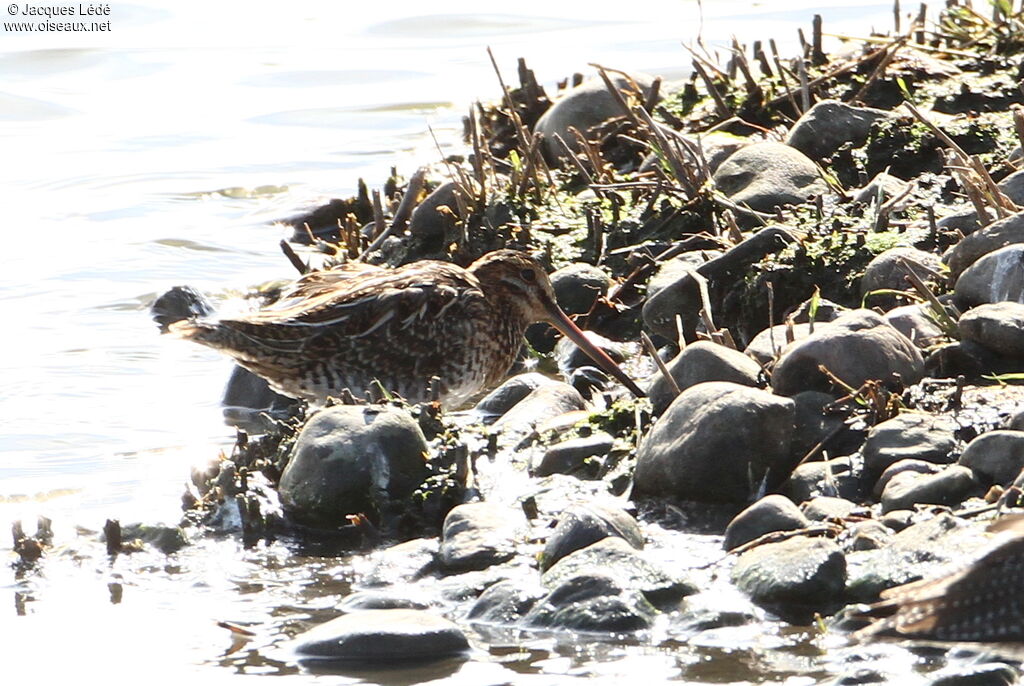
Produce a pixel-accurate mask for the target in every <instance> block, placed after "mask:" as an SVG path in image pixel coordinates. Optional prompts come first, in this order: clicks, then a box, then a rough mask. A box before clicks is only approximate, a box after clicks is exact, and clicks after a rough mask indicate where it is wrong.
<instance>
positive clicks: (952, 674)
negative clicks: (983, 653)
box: [928, 664, 1021, 686]
mask: <svg viewBox="0 0 1024 686" xmlns="http://www.w3.org/2000/svg"><path fill="white" fill-rule="evenodd" d="M942 672H943V673H941V674H940V675H938V676H936V677H935V678H933V679H932V680H931V681H929V682H928V686H1011V684H1017V683H1020V678H1021V672H1020V670H1019V669H1017V668H1015V667H1011V666H1010V665H1005V664H987V665H984V664H983V665H971V666H968V667H956V668H946V669H944V670H942Z"/></svg>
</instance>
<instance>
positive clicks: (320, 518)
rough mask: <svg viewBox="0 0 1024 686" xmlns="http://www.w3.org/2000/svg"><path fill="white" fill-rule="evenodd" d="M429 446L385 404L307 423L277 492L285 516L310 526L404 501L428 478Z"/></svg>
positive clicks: (343, 408) (324, 413) (329, 413)
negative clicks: (384, 503) (391, 501)
mask: <svg viewBox="0 0 1024 686" xmlns="http://www.w3.org/2000/svg"><path fill="white" fill-rule="evenodd" d="M426 453H427V441H426V439H425V438H424V437H423V432H422V431H421V430H420V427H419V424H417V423H416V421H415V420H414V419H413V418H412V417H411V416H410V415H409V413H408V412H404V411H402V410H399V409H397V408H394V407H390V406H386V405H369V406H356V405H336V406H334V407H330V408H327V409H325V410H321V411H319V412H317V413H316V414H314V415H313V416H312V417H310V418H309V420H308V421H307V422H306V424H305V426H303V427H302V430H301V431H300V432H299V434H298V436H297V437H296V439H295V445H294V446H293V447H292V451H291V456H290V458H289V460H288V465H287V466H286V467H285V468H284V472H283V473H282V475H281V483H280V486H279V493H280V497H281V504H282V506H283V507H284V509H285V511H286V512H287V513H288V514H289V515H290V516H291V517H292V518H294V519H295V520H296V521H299V522H301V523H303V524H308V525H311V526H324V527H332V528H333V527H336V526H340V525H342V524H345V523H346V520H345V517H346V516H347V515H354V514H360V513H368V512H373V511H374V510H376V509H377V506H378V505H380V504H381V503H382V502H385V501H387V500H395V499H401V498H407V497H408V496H409V495H411V494H412V492H413V491H414V490H415V489H416V487H417V486H419V484H420V482H421V481H422V480H423V479H424V477H426V475H427V467H426V463H425V461H424V456H425V455H426Z"/></svg>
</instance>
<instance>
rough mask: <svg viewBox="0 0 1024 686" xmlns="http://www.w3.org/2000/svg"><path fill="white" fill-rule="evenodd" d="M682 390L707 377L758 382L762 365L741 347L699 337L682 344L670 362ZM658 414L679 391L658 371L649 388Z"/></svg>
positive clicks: (671, 369) (652, 402)
mask: <svg viewBox="0 0 1024 686" xmlns="http://www.w3.org/2000/svg"><path fill="white" fill-rule="evenodd" d="M665 366H666V367H667V368H668V371H669V373H670V374H671V375H672V378H673V379H675V381H676V385H678V386H679V390H680V391H684V390H686V389H687V388H690V387H691V386H696V385H697V384H699V383H703V382H705V381H731V382H732V383H737V384H741V385H744V386H757V380H758V375H759V374H760V373H761V366H760V365H758V364H757V362H755V361H754V360H752V359H751V358H750V357H748V356H746V355H744V354H743V353H741V352H739V351H738V350H733V349H732V348H727V347H725V346H724V345H718V344H717V343H712V342H711V341H697V342H696V343H691V344H690V345H688V346H686V347H685V348H683V350H682V352H680V353H679V354H678V355H676V356H675V357H674V358H672V360H671V361H669V362H668V364H666V365H665ZM647 397H649V398H650V399H651V405H652V406H653V408H654V413H655V414H659V415H660V414H661V413H662V412H664V411H665V408H667V407H668V406H669V404H670V403H671V402H672V401H673V400H675V397H676V393H675V391H674V390H673V389H672V387H671V386H670V384H669V382H668V381H667V380H666V379H665V377H664V376H663V375H662V373H661V372H660V371H659V372H657V373H656V374H655V375H654V380H653V381H652V382H651V385H650V387H649V388H648V389H647Z"/></svg>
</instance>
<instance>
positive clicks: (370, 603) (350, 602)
mask: <svg viewBox="0 0 1024 686" xmlns="http://www.w3.org/2000/svg"><path fill="white" fill-rule="evenodd" d="M429 607H430V604H429V603H425V602H423V601H420V600H415V599H414V598H410V597H408V596H404V595H399V594H397V593H390V592H387V591H357V592H356V593H350V594H348V595H347V596H345V597H344V598H342V600H341V603H340V604H339V605H338V609H339V610H341V611H342V612H358V611H360V610H426V609H428V608H429Z"/></svg>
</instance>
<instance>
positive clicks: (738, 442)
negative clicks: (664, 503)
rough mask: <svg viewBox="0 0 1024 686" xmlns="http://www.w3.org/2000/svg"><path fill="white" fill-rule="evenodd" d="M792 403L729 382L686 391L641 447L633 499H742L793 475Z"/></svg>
mask: <svg viewBox="0 0 1024 686" xmlns="http://www.w3.org/2000/svg"><path fill="white" fill-rule="evenodd" d="M793 408H794V405H793V401H792V400H789V399H788V398H781V397H779V396H776V395H773V394H771V393H768V392H766V391H762V390H758V389H756V388H749V387H747V386H741V385H739V384H734V383H728V382H724V381H713V382H708V383H702V384H697V385H696V386H692V387H690V388H688V389H687V390H685V391H683V392H682V393H681V394H680V395H679V396H678V397H677V398H676V399H675V400H674V401H673V402H672V404H671V405H669V407H668V409H667V410H665V413H664V414H663V415H662V416H661V417H660V418H659V419H658V421H657V422H656V423H655V424H654V427H653V428H652V429H651V430H650V432H649V433H648V434H647V436H646V437H645V438H644V440H643V442H642V443H641V444H640V448H639V450H638V451H637V465H636V471H635V474H634V496H639V497H644V496H667V497H671V498H676V499H679V500H695V501H702V502H744V501H746V500H747V499H748V497H749V496H750V494H751V493H754V492H756V490H757V488H758V485H759V484H760V483H761V482H762V481H763V480H764V478H765V476H766V475H767V474H768V473H769V472H771V473H772V474H779V473H782V472H788V469H789V461H790V456H789V448H790V442H791V438H792V433H793V415H794V409H793Z"/></svg>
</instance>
